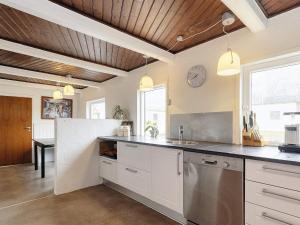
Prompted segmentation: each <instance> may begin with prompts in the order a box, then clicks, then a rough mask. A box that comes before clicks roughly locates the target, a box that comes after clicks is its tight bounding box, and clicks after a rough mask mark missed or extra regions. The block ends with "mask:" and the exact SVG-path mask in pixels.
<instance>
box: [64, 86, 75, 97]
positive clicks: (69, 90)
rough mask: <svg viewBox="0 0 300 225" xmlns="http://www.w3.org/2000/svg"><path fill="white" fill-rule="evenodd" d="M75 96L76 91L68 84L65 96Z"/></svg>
mask: <svg viewBox="0 0 300 225" xmlns="http://www.w3.org/2000/svg"><path fill="white" fill-rule="evenodd" d="M74 94H75V90H74V88H73V86H72V85H70V84H67V85H66V86H65V87H64V95H68V96H71V95H74Z"/></svg>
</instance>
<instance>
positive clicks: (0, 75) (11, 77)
mask: <svg viewBox="0 0 300 225" xmlns="http://www.w3.org/2000/svg"><path fill="white" fill-rule="evenodd" d="M0 79H5V80H13V81H22V82H26V83H34V84H45V85H51V86H57V87H64V86H65V85H66V84H67V83H57V82H54V81H48V80H41V79H36V78H29V77H21V76H15V75H11V74H3V73H0ZM72 86H73V87H74V88H76V89H84V88H86V86H82V85H72Z"/></svg>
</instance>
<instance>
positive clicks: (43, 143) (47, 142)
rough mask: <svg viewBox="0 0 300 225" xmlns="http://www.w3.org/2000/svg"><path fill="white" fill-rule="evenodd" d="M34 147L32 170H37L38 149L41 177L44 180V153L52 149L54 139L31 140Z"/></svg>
mask: <svg viewBox="0 0 300 225" xmlns="http://www.w3.org/2000/svg"><path fill="white" fill-rule="evenodd" d="M32 141H33V146H34V168H35V170H38V169H39V159H38V148H40V150H41V177H42V178H45V151H46V150H47V149H50V148H54V143H55V139H54V138H37V139H32Z"/></svg>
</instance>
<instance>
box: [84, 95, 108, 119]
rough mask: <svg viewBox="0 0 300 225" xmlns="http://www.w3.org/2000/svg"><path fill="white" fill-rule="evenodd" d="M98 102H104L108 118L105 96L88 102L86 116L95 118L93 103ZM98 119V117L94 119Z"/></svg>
mask: <svg viewBox="0 0 300 225" xmlns="http://www.w3.org/2000/svg"><path fill="white" fill-rule="evenodd" d="M96 103H104V113H105V115H104V119H106V102H105V98H100V99H95V100H91V101H88V102H87V106H86V109H87V111H86V118H87V119H93V118H92V105H93V104H96ZM93 120H96V119H93Z"/></svg>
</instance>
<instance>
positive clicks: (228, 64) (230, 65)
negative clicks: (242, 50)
mask: <svg viewBox="0 0 300 225" xmlns="http://www.w3.org/2000/svg"><path fill="white" fill-rule="evenodd" d="M240 67H241V62H240V57H239V55H238V54H237V53H235V52H233V51H232V50H231V49H228V50H227V52H225V53H224V54H223V55H221V57H220V59H219V63H218V70H217V74H218V75H219V76H231V75H236V74H239V73H240Z"/></svg>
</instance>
